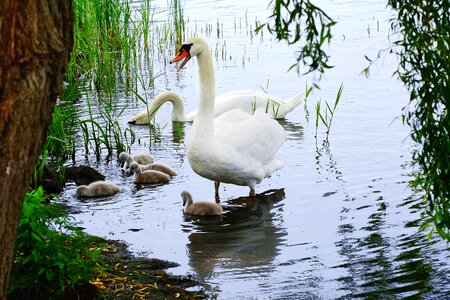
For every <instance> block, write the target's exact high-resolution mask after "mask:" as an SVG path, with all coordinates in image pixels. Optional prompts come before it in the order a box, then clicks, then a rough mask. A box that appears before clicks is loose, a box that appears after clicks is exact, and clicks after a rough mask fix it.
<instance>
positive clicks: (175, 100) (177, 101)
mask: <svg viewBox="0 0 450 300" xmlns="http://www.w3.org/2000/svg"><path fill="white" fill-rule="evenodd" d="M166 102H171V103H172V106H173V108H172V120H176V121H185V119H186V116H185V108H184V103H183V99H182V98H181V97H180V96H178V95H163V96H162V97H156V98H155V99H154V100H153V101H152V103H150V106H149V108H148V112H149V115H150V117H152V116H153V115H154V114H155V112H156V111H157V110H158V109H159V108H160V107H161V106H162V105H163V104H164V103H166Z"/></svg>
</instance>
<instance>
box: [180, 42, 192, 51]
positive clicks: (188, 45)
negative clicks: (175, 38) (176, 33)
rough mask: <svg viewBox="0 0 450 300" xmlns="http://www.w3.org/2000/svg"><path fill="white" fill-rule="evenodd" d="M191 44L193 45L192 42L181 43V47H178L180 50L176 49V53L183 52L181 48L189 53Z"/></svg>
mask: <svg viewBox="0 0 450 300" xmlns="http://www.w3.org/2000/svg"><path fill="white" fill-rule="evenodd" d="M193 45H194V44H193V43H190V44H183V45H181V48H180V50H179V51H178V53H181V52H183V50H184V51H186V52H187V53H190V51H191V47H192V46H193Z"/></svg>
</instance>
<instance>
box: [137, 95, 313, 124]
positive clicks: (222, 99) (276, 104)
mask: <svg viewBox="0 0 450 300" xmlns="http://www.w3.org/2000/svg"><path fill="white" fill-rule="evenodd" d="M304 99H305V94H304V93H299V94H297V95H295V96H293V97H291V98H289V99H288V100H287V101H283V100H282V99H280V98H277V97H274V96H272V95H269V94H266V93H263V92H259V91H255V90H235V91H231V92H227V93H223V94H220V95H219V96H217V97H216V102H215V105H214V116H216V117H217V116H219V115H221V114H223V113H225V112H227V111H230V110H232V109H237V108H238V109H241V110H243V111H246V112H250V113H252V112H253V111H255V110H256V109H258V108H261V107H262V108H264V110H265V112H266V113H267V114H269V115H270V117H271V118H274V119H283V118H285V117H286V115H287V114H288V113H290V112H291V111H292V110H294V108H296V107H297V106H298V105H299V104H300V103H302V102H303V100H304ZM166 102H171V103H172V121H178V122H192V121H194V118H195V116H196V115H197V109H196V110H194V111H192V112H190V113H188V114H186V113H185V106H184V101H183V97H181V95H180V94H178V93H177V92H173V91H167V92H162V93H161V94H159V95H158V96H156V97H155V99H153V101H152V102H151V103H150V105H149V106H148V109H147V110H143V111H141V112H140V113H138V114H137V115H135V116H134V117H132V118H131V120H130V121H128V123H131V124H137V125H143V124H148V123H149V122H150V120H151V119H152V118H153V117H154V115H155V114H156V112H157V110H158V109H159V108H160V107H161V106H162V105H163V104H164V103H166Z"/></svg>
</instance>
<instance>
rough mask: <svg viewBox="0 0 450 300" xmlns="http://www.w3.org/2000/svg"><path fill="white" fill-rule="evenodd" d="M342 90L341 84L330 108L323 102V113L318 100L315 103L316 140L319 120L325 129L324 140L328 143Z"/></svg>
mask: <svg viewBox="0 0 450 300" xmlns="http://www.w3.org/2000/svg"><path fill="white" fill-rule="evenodd" d="M343 89H344V86H343V84H341V86H340V87H339V89H338V92H337V94H336V98H335V100H334V104H333V106H331V105H330V104H329V103H328V101H325V110H324V111H322V108H321V101H320V100H319V101H317V103H316V106H315V110H316V134H315V137H316V138H317V129H318V127H319V120H320V121H321V122H322V124H323V125H324V126H325V128H326V137H325V140H326V141H328V136H329V134H330V130H331V124H332V122H333V117H334V114H335V112H336V108H337V106H338V104H339V101H340V99H341V96H342V91H343Z"/></svg>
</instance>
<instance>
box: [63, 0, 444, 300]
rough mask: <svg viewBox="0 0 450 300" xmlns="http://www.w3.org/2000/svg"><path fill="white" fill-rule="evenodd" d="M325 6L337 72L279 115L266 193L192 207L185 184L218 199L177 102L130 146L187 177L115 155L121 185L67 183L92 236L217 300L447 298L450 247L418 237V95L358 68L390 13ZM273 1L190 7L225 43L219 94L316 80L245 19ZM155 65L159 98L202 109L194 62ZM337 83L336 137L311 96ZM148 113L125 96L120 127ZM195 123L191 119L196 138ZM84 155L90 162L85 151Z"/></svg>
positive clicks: (386, 69) (106, 168)
mask: <svg viewBox="0 0 450 300" xmlns="http://www.w3.org/2000/svg"><path fill="white" fill-rule="evenodd" d="M158 2H159V1H157V5H158V4H159V3H158ZM267 2H268V1H267ZM317 4H318V5H319V6H320V7H321V8H323V9H324V10H325V11H326V12H327V13H328V14H329V15H330V16H332V17H333V18H335V19H336V20H337V21H338V24H337V25H336V26H335V28H334V31H333V35H334V38H333V40H332V43H331V45H330V47H329V54H330V55H331V64H332V65H334V68H333V69H330V70H328V71H327V72H326V74H325V76H324V78H323V79H322V80H321V81H319V82H318V84H319V85H320V88H321V89H320V90H314V92H313V93H312V95H310V97H309V99H308V102H307V105H306V106H305V105H303V104H302V105H300V106H299V107H298V108H297V109H296V110H294V111H293V112H291V113H290V114H289V115H288V116H287V118H286V119H285V120H281V121H280V124H282V125H283V127H284V128H285V130H286V133H287V140H286V143H285V144H284V145H283V147H282V149H281V151H280V153H279V157H280V158H281V159H282V160H283V161H284V163H285V166H284V168H283V169H281V170H279V171H277V172H276V173H275V174H274V175H273V176H272V177H271V178H268V179H265V180H264V181H263V182H262V183H261V184H259V185H258V186H257V193H258V196H257V197H256V198H248V197H246V195H248V188H246V187H239V186H233V185H229V184H223V185H222V186H221V190H220V194H221V203H222V204H223V205H224V210H225V213H224V214H223V215H222V216H221V217H217V218H210V219H206V220H205V219H197V218H189V217H184V216H183V214H182V211H181V209H182V207H181V206H182V205H181V197H180V193H181V191H183V190H188V191H190V192H191V194H192V195H193V198H194V200H196V199H198V200H200V199H203V200H206V199H210V200H211V201H213V196H214V186H213V183H212V182H211V181H209V180H206V179H204V178H202V177H200V176H198V175H196V174H195V173H193V171H192V170H191V169H190V166H189V163H188V162H187V159H186V155H185V148H184V144H183V143H182V142H183V140H181V142H180V139H179V138H178V136H177V134H176V132H175V130H174V129H173V125H172V123H171V122H170V110H171V105H165V106H163V107H162V108H161V110H160V111H159V112H158V113H157V116H156V121H157V122H158V124H161V125H162V126H163V125H166V124H167V126H166V127H165V128H164V129H162V132H161V136H160V141H159V142H154V141H152V138H150V137H149V133H148V128H146V127H145V126H132V128H133V130H134V131H135V133H136V136H137V138H138V139H140V143H135V144H133V145H132V152H133V153H137V152H141V151H147V152H148V151H150V153H151V154H152V155H153V156H154V157H155V159H156V161H158V162H162V163H164V164H166V165H168V166H171V167H172V168H174V169H175V170H176V171H177V172H178V175H177V176H176V177H174V178H173V179H172V180H171V182H170V183H169V184H166V185H156V186H155V185H152V186H145V185H144V186H141V185H134V184H132V182H131V178H128V177H125V176H124V175H123V173H122V170H121V169H120V165H119V164H118V162H117V161H113V162H109V163H106V162H100V163H93V162H90V164H91V165H92V166H93V167H95V168H96V169H98V170H99V171H100V172H102V173H103V174H105V175H106V176H107V179H108V180H111V181H115V182H117V183H118V184H119V185H120V186H121V187H122V191H121V192H120V193H119V194H118V195H116V196H113V197H107V198H101V199H95V200H85V201H80V200H78V199H75V198H74V197H73V196H72V194H73V193H74V192H75V189H76V187H75V185H68V186H67V188H66V190H65V191H64V193H63V194H62V198H63V200H64V201H66V202H67V204H68V205H70V206H71V207H72V208H73V209H74V211H75V212H76V213H73V217H74V218H75V219H76V220H77V221H78V222H80V224H81V226H82V227H84V228H85V230H86V232H88V233H91V234H96V235H100V236H104V237H106V238H111V239H121V240H124V241H126V242H127V243H129V244H130V246H131V249H132V250H133V251H134V252H135V253H137V254H139V255H147V256H149V257H157V258H161V259H167V260H171V261H175V262H177V263H179V264H180V266H179V267H177V268H174V269H170V271H171V272H173V273H176V274H186V273H191V274H194V275H196V276H198V277H199V278H200V279H202V280H204V282H205V283H207V284H208V285H209V286H210V287H211V293H212V294H213V297H216V298H217V299H335V298H348V299H354V298H381V299H385V298H395V299H396V298H407V297H411V298H416V297H417V298H421V297H422V298H427V299H443V298H445V297H450V296H449V295H450V294H449V290H450V283H449V279H448V276H447V274H448V272H449V271H450V265H449V262H448V261H449V253H450V252H449V251H448V245H447V244H446V243H445V242H442V241H440V240H439V239H438V238H432V239H427V238H425V237H424V234H422V233H418V226H420V214H421V213H422V209H421V207H420V200H419V198H420V195H417V194H415V193H414V192H413V191H411V190H410V189H409V188H408V185H407V181H408V180H409V177H408V173H410V172H411V169H410V167H409V164H410V161H411V150H412V149H413V147H414V145H413V143H412V142H411V141H410V140H409V139H408V134H409V128H408V127H405V126H403V125H402V123H401V120H400V119H399V117H400V116H401V109H402V108H403V107H404V106H405V105H407V103H408V98H409V96H408V93H407V91H406V90H405V89H404V88H403V86H402V84H401V83H400V82H399V81H398V80H396V79H395V77H392V73H393V72H394V71H395V67H396V64H397V61H396V59H395V57H393V56H392V55H391V56H389V55H386V56H382V58H381V59H380V60H379V61H378V62H377V63H376V64H375V65H374V66H373V67H372V69H371V71H370V77H369V78H368V79H367V78H365V77H364V76H363V75H361V74H360V73H361V71H362V69H363V68H365V67H366V66H367V61H366V60H365V59H364V55H367V56H369V57H374V56H375V55H376V54H377V53H378V51H379V50H380V49H384V48H386V47H387V46H388V45H389V39H388V34H389V19H390V18H391V16H392V13H391V12H389V11H387V10H386V9H385V1H345V2H344V1H339V3H335V2H330V1H320V3H319V2H318V3H317ZM266 8H267V3H266V2H263V1H256V0H253V1H245V4H244V3H243V1H235V0H223V1H215V2H214V4H211V2H210V1H201V0H196V1H194V0H191V1H186V3H185V4H184V12H185V18H186V19H187V18H189V25H188V27H189V32H190V33H194V32H195V31H196V32H197V34H200V35H203V36H205V37H206V38H208V40H209V41H210V45H211V47H212V48H214V47H215V46H216V45H219V48H220V47H221V45H223V44H224V43H226V57H227V59H226V60H223V59H221V57H219V58H218V59H216V60H215V67H216V80H217V82H216V88H217V92H218V93H221V92H226V91H228V90H232V89H248V88H253V89H259V86H266V83H267V81H269V85H268V91H269V93H270V94H273V95H276V96H278V97H280V98H283V99H287V98H289V97H291V96H292V95H294V94H296V93H298V92H299V91H304V89H305V86H306V83H308V84H309V85H311V84H312V82H313V81H314V79H315V78H314V76H313V75H308V76H298V75H297V74H296V73H295V72H293V71H291V72H286V70H287V69H288V68H289V67H290V66H291V64H292V63H293V62H295V50H296V49H295V47H287V46H286V45H285V44H284V43H280V42H276V41H274V40H273V38H272V37H271V36H269V35H268V34H267V32H266V33H265V34H264V37H263V39H262V40H261V37H260V36H253V37H251V36H250V34H249V26H246V25H245V24H246V23H247V24H254V20H255V17H256V16H257V18H258V20H264V18H265V17H266V16H267V15H269V13H270V12H268V11H267V9H266ZM218 20H219V23H220V24H223V25H221V26H222V27H223V31H222V34H221V35H220V37H217V34H216V31H215V28H216V27H215V26H216V23H217V22H218ZM206 23H207V24H212V25H213V31H212V34H211V35H207V34H205V32H204V28H205V27H206V26H205V24H206ZM252 28H254V25H253V26H252ZM154 64H155V66H154V67H155V68H156V69H157V70H158V71H159V72H160V73H162V76H159V77H158V78H157V79H156V84H155V90H154V91H153V93H154V94H158V93H159V92H161V91H163V90H166V89H170V90H175V91H179V92H180V93H181V94H182V95H183V97H184V98H185V100H186V103H185V104H186V106H187V111H188V112H189V111H191V110H193V109H195V108H196V107H197V95H198V77H197V76H198V72H197V65H196V62H195V59H193V60H191V62H189V63H188V65H187V66H186V67H185V68H184V69H183V70H182V71H181V72H177V71H176V67H175V66H173V65H167V66H166V65H164V64H162V63H159V61H155V62H154ZM341 83H343V84H344V91H343V96H342V99H341V103H340V104H339V106H338V108H337V112H336V115H335V118H334V120H333V124H332V128H331V133H330V137H329V144H327V143H324V142H323V139H324V138H325V133H324V128H323V126H322V127H320V128H319V133H318V137H317V139H316V138H315V120H314V104H315V103H316V101H318V100H319V99H321V100H322V103H323V104H324V101H325V100H327V101H329V102H333V101H334V97H335V95H336V92H337V90H338V88H339V86H340V85H341ZM126 101H127V100H126V99H124V100H123V102H124V103H125V102H126ZM124 105H125V104H124ZM142 109H144V105H143V104H142V103H139V102H135V103H132V104H131V105H129V106H128V109H127V111H126V113H125V114H124V115H122V116H121V117H120V119H119V122H120V124H123V126H124V127H125V126H126V122H127V120H128V119H129V118H130V117H131V116H133V115H134V114H136V113H137V112H139V111H141V110H142ZM308 114H309V117H308ZM190 128H191V124H189V123H187V124H184V125H183V127H182V130H183V131H184V133H185V134H186V136H188V134H189V130H190ZM150 141H151V142H150ZM80 153H81V151H80ZM78 163H89V162H85V161H84V160H83V158H81V157H80V158H79V160H78Z"/></svg>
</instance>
